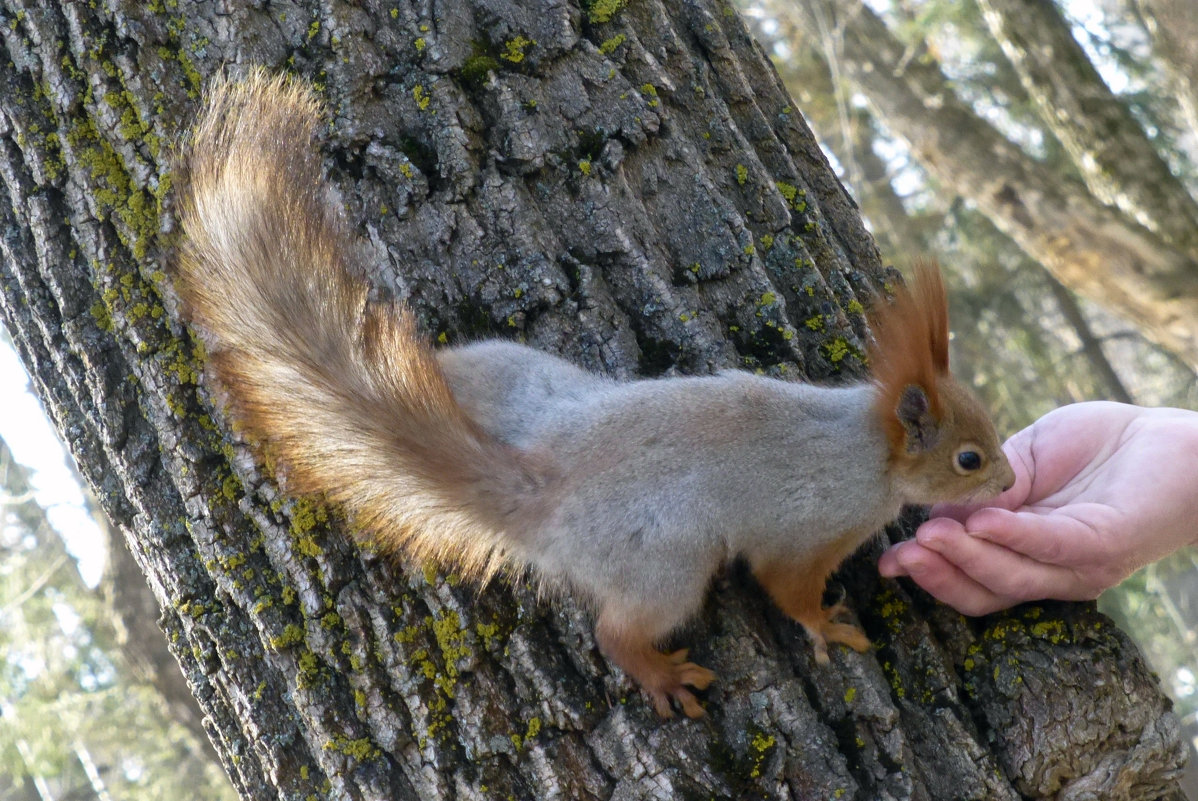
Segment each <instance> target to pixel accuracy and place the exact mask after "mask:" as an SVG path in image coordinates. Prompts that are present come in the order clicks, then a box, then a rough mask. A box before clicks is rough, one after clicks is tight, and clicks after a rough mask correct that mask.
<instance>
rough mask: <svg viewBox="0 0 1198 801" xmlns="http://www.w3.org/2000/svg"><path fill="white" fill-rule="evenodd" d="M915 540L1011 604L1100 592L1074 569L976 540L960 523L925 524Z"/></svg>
mask: <svg viewBox="0 0 1198 801" xmlns="http://www.w3.org/2000/svg"><path fill="white" fill-rule="evenodd" d="M986 511H988V512H997V511H1000V510H986ZM979 514H980V513H979ZM1005 514H1007V515H1009V514H1010V513H1005ZM1016 517H1017V516H1016ZM970 522H971V523H972V518H971V519H970ZM1025 522H1026V518H1025ZM1079 525H1080V524H1079ZM1041 530H1044V529H1042V528H1041ZM985 533H986V534H988V535H993V534H994V532H993V531H987V532H985ZM915 536H916V541H917V542H918V543H919V544H920V545H922V546H923V547H925V548H927V549H928V550H929V551H933V552H935V553H936V554H938V555H939V556H941V557H943V558H944V559H945V560H946V561H948V562H949V563H951V564H952V565H953V566H954V567H955V568H956V569H958V570H959V571H960V572H961V573H962V574H964V575H965V576H966V577H968V578H969V579H970V580H972V581H973V582H975V583H976V584H978V585H980V586H981V587H983V588H985V589H986V590H987V591H989V592H990V593H992V594H993V595H994V596H995V597H996V598H1000V599H1005V600H1006V605H1007V606H1010V605H1012V604H1015V603H1020V602H1022V601H1033V600H1039V599H1041V598H1060V599H1063V600H1081V599H1090V598H1094V597H1095V596H1096V595H1097V593H1098V591H1099V589H1101V588H1095V587H1091V586H1090V585H1089V584H1088V583H1086V582H1084V581H1083V580H1082V579H1081V577H1080V574H1079V573H1078V572H1077V571H1075V570H1074V569H1073V568H1072V567H1071V566H1068V565H1061V564H1056V563H1054V562H1050V561H1040V560H1038V559H1037V558H1035V556H1034V555H1028V554H1026V553H1023V552H1021V551H1019V550H1015V549H1012V548H1008V547H1006V546H1005V545H1003V544H1001V543H999V542H995V541H993V540H991V539H987V538H985V537H983V536H977V535H975V534H973V533H972V532H971V531H967V530H966V529H965V527H963V526H961V525H960V524H959V523H956V522H955V521H951V520H937V521H929V522H928V523H925V524H924V525H923V526H920V528H919V530H918V531H917V532H916V535H915ZM1066 539H1067V538H1066ZM1037 547H1038V548H1040V550H1039V551H1038V552H1040V553H1044V554H1046V555H1049V556H1053V555H1055V554H1053V553H1052V546H1043V545H1039V544H1038V545H1037Z"/></svg>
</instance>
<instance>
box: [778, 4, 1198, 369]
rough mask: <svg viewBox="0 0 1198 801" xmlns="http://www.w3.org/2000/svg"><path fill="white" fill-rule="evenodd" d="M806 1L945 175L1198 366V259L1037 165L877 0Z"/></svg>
mask: <svg viewBox="0 0 1198 801" xmlns="http://www.w3.org/2000/svg"><path fill="white" fill-rule="evenodd" d="M796 8H798V9H799V10H800V11H801V12H802V14H803V19H804V21H805V22H806V23H807V24H808V25H809V26H810V27H811V28H812V29H815V30H823V31H826V32H827V34H828V36H830V37H831V40H832V42H831V44H832V48H833V52H834V53H835V56H836V57H837V58H838V59H839V61H840V63H841V68H842V69H843V71H844V73H845V74H846V75H847V76H848V77H849V79H850V80H851V81H853V82H854V83H855V84H856V85H858V86H859V87H860V88H861V90H862V92H863V93H864V94H865V95H866V96H867V97H868V98H869V101H870V103H871V104H873V105H874V106H875V107H877V108H878V109H879V112H880V114H879V116H880V117H881V118H883V119H885V120H886V124H887V125H888V126H890V129H891V131H893V132H894V133H895V135H897V136H900V137H902V138H903V139H904V140H906V141H907V142H908V144H909V145H910V147H911V149H912V151H913V152H914V154H915V156H916V158H918V159H919V161H920V162H921V163H922V164H923V165H924V166H925V167H926V168H927V169H928V170H929V171H930V172H932V173H934V174H935V175H936V177H937V179H938V180H939V181H940V182H941V183H942V184H944V185H945V186H947V187H951V189H952V190H953V191H954V192H956V193H957V194H960V195H961V196H962V197H966V198H969V199H970V200H972V201H973V202H974V203H976V204H977V206H978V208H980V209H981V210H982V211H983V213H985V214H986V216H987V217H989V218H990V219H991V220H992V221H993V222H994V224H995V225H997V226H998V227H999V228H1000V229H1001V230H1002V231H1003V232H1004V233H1005V234H1007V235H1008V236H1010V237H1011V238H1012V239H1014V240H1015V241H1016V242H1017V243H1018V244H1019V246H1020V247H1021V248H1022V249H1023V250H1024V251H1025V252H1026V253H1027V254H1028V255H1029V256H1031V257H1032V258H1033V259H1035V260H1036V261H1038V262H1040V263H1041V264H1043V265H1044V266H1045V267H1046V268H1047V269H1048V270H1049V271H1050V272H1052V273H1053V275H1055V276H1056V277H1057V279H1058V280H1059V281H1061V283H1063V284H1065V285H1066V286H1068V287H1069V288H1071V289H1073V290H1074V291H1075V292H1077V293H1078V294H1080V295H1082V296H1083V297H1087V298H1089V299H1091V300H1093V301H1094V302H1096V303H1098V304H1100V305H1102V306H1105V307H1106V308H1107V309H1108V310H1110V311H1112V312H1114V313H1117V314H1121V315H1123V316H1125V317H1127V318H1129V319H1131V320H1132V321H1134V322H1136V323H1137V324H1138V325H1139V326H1140V327H1141V328H1142V329H1143V330H1144V332H1145V334H1146V335H1147V336H1149V337H1151V338H1152V339H1153V340H1154V341H1156V342H1157V343H1158V344H1160V345H1161V346H1163V347H1165V348H1167V349H1168V350H1170V351H1172V352H1174V353H1176V354H1177V355H1178V356H1179V357H1180V358H1181V359H1183V360H1184V361H1185V362H1186V363H1187V364H1189V365H1190V366H1191V367H1198V260H1196V259H1195V258H1194V257H1193V256H1191V255H1189V254H1187V253H1186V252H1184V251H1182V250H1179V249H1178V248H1176V247H1174V246H1172V245H1170V244H1168V243H1166V242H1164V241H1163V240H1162V239H1161V238H1159V237H1157V236H1156V235H1155V234H1153V233H1152V232H1151V231H1149V230H1147V229H1145V228H1142V227H1141V226H1139V225H1138V224H1136V223H1134V222H1131V221H1129V220H1127V219H1126V218H1124V217H1123V216H1121V215H1120V214H1119V213H1118V212H1117V211H1116V210H1114V209H1111V208H1108V207H1106V206H1103V205H1102V204H1100V203H1098V202H1097V201H1095V200H1094V199H1093V198H1092V197H1091V196H1090V195H1089V193H1088V192H1087V190H1086V189H1085V187H1084V186H1082V185H1081V184H1079V183H1078V182H1076V181H1073V180H1069V179H1066V178H1062V177H1060V176H1056V175H1050V174H1049V173H1048V172H1047V171H1046V170H1045V169H1043V168H1042V167H1040V166H1038V165H1037V164H1035V162H1033V161H1032V160H1031V159H1030V158H1028V157H1027V156H1026V155H1025V154H1024V153H1023V152H1022V151H1020V150H1019V149H1018V148H1017V147H1016V146H1015V145H1013V144H1012V143H1010V142H1009V141H1007V139H1006V138H1005V137H1003V136H1002V135H1001V134H999V133H998V132H997V131H995V130H994V129H993V128H992V127H990V126H989V125H988V124H987V123H985V122H984V121H982V120H980V119H978V117H976V116H975V115H974V114H973V112H972V111H971V110H970V109H969V108H968V107H967V106H966V105H965V104H964V103H963V102H962V101H961V100H959V99H958V98H957V97H956V96H955V95H954V94H953V91H952V87H951V86H950V85H949V84H948V82H947V81H945V80H944V76H943V75H941V73H940V71H939V70H938V69H937V68H936V66H935V64H934V63H933V62H930V60H929V59H927V58H926V57H925V56H923V55H920V54H918V53H914V52H909V51H908V49H907V48H906V47H905V46H904V45H903V44H902V43H900V42H899V41H898V40H896V39H895V37H894V36H893V35H892V34H891V33H890V31H889V30H887V28H886V25H885V24H884V23H883V22H882V20H880V19H879V18H878V17H877V16H876V15H875V14H874V13H873V12H872V11H871V10H870V9H869V8H868V7H866V6H864V5H862V4H861V3H860V2H851V3H836V2H832V1H831V0H804V2H802V3H798V4H796ZM950 132H951V133H950Z"/></svg>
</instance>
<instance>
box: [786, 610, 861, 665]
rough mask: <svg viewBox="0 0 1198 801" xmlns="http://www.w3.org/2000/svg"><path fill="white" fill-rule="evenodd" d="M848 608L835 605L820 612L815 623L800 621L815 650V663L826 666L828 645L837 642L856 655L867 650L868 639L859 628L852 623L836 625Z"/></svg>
mask: <svg viewBox="0 0 1198 801" xmlns="http://www.w3.org/2000/svg"><path fill="white" fill-rule="evenodd" d="M848 611H849V610H848V607H846V606H845V605H844V604H842V603H836V604H833V605H832V606H829V607H827V608H825V609H823V610H821V614H820V617H819V619H818V620H816V621H806V620H800V621H799V622H800V623H802V624H803V628H804V629H806V630H807V635H808V636H809V637H810V638H811V645H812V648H813V649H814V650H815V661H816V662H818V663H819V664H821V665H826V664H828V643H830V642H838V643H841V644H843V645H847V646H848V647H850V648H852V649H853V650H854V651H857V652H858V653H861V652H864V651H868V650H869V638H868V637H866V636H865V632H863V631H862V630H861V629H860V628H859V627H857V626H855V625H853V624H852V623H838V622H836V618H838V617H840V616H841V615H844V614H848Z"/></svg>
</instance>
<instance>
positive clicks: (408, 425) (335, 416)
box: [176, 71, 546, 578]
mask: <svg viewBox="0 0 1198 801" xmlns="http://www.w3.org/2000/svg"><path fill="white" fill-rule="evenodd" d="M319 121H320V105H319V103H318V102H317V101H316V99H315V98H314V97H313V95H312V94H311V91H310V90H309V89H308V88H307V87H306V86H305V85H304V84H302V83H300V82H298V81H295V80H292V79H289V78H286V77H269V76H268V75H267V74H266V73H265V72H262V71H255V72H253V73H251V75H250V76H248V77H247V78H246V79H245V80H244V81H240V82H232V81H229V80H222V81H218V82H217V83H216V84H215V85H214V87H213V88H212V89H211V90H210V93H209V97H208V101H207V104H206V105H205V107H204V109H203V111H202V112H201V115H200V118H199V121H198V122H197V123H196V125H195V127H194V129H193V133H192V140H191V142H190V149H189V153H188V155H187V158H186V161H185V164H184V165H183V172H184V176H185V181H184V190H183V193H182V204H181V205H182V223H183V230H184V233H185V240H184V243H183V246H182V250H181V257H180V259H179V261H178V264H177V275H176V278H177V287H178V289H179V292H180V295H181V296H182V298H183V300H184V303H185V306H186V309H187V312H188V314H189V316H190V317H191V319H192V320H193V322H195V323H197V324H198V325H199V327H200V328H201V329H202V331H203V332H204V334H205V335H206V336H205V339H206V341H207V343H208V345H209V351H210V353H211V355H212V358H211V361H212V365H213V367H214V368H215V371H216V373H217V375H218V377H219V380H220V384H221V385H222V387H223V388H224V389H225V391H226V392H227V393H228V395H229V399H230V402H231V403H230V406H231V411H232V413H233V416H234V417H235V418H236V419H238V420H239V421H240V422H241V424H242V425H243V426H244V428H245V429H246V430H247V432H248V433H249V434H250V435H251V437H252V438H253V439H255V440H257V441H258V442H260V443H266V446H267V447H268V448H269V450H270V453H271V455H272V456H274V457H275V458H276V459H277V460H278V461H279V462H280V463H281V464H282V466H283V469H284V475H285V478H286V482H287V485H288V487H289V488H290V489H292V490H294V491H296V492H299V493H302V494H313V495H319V496H322V497H324V498H327V499H328V500H329V501H332V502H334V503H338V504H341V505H343V506H344V508H345V509H346V510H347V511H348V512H349V514H350V516H351V517H352V518H353V520H354V522H355V523H356V524H357V525H358V527H359V528H361V529H363V530H364V531H365V532H367V533H368V534H370V535H373V536H374V537H376V538H378V539H379V540H381V542H382V544H383V545H384V547H389V548H392V549H398V550H400V551H402V552H404V553H405V554H406V555H407V556H409V557H410V558H412V559H414V560H417V561H423V560H427V559H435V560H437V561H439V562H442V563H449V564H453V565H455V566H456V567H457V568H458V569H459V570H461V571H462V572H463V573H466V574H470V575H474V576H478V577H482V578H486V577H488V576H490V575H491V574H492V573H494V571H495V570H496V569H497V568H498V567H500V566H501V565H502V564H504V563H505V562H507V561H511V560H512V558H513V557H512V555H511V553H510V546H511V545H512V544H513V543H517V544H518V543H519V541H520V535H521V533H522V531H523V530H524V528H525V527H526V525H527V524H528V522H529V520H527V519H523V518H520V517H518V516H517V515H528V514H529V510H530V509H535V508H538V507H537V502H536V499H537V497H538V496H537V493H538V492H539V491H540V489H541V488H542V487H543V486H544V484H545V480H546V470H545V468H544V467H543V466H542V465H540V464H538V463H537V462H536V460H535V458H534V457H533V456H531V455H529V454H527V453H522V452H517V451H515V450H514V449H512V448H510V447H508V446H506V445H505V444H503V443H501V442H499V441H497V440H495V439H494V438H493V437H490V436H489V435H487V434H486V433H485V432H483V431H482V430H481V428H480V427H479V426H478V425H476V424H475V423H474V421H472V420H471V419H469V418H468V417H467V416H466V414H465V413H464V412H463V411H462V409H461V407H460V406H459V405H458V404H457V402H456V401H455V399H454V397H453V394H452V393H451V392H450V389H449V386H448V385H447V383H446V381H445V377H444V375H443V374H442V372H441V370H440V368H439V366H438V363H437V359H436V356H435V354H434V353H433V351H432V349H431V348H430V347H429V346H428V345H427V344H426V343H425V342H424V341H423V340H422V339H421V337H420V335H419V334H418V333H417V331H416V326H415V323H414V321H413V320H412V317H411V313H410V312H408V311H407V310H406V309H405V308H404V307H402V306H401V305H399V304H393V305H392V304H386V305H384V304H373V303H371V302H369V301H368V299H367V288H366V284H365V282H364V280H362V278H361V276H360V275H357V273H360V272H361V269H360V267H359V265H358V264H357V263H356V261H355V254H356V253H357V247H356V245H355V242H354V239H353V237H352V236H351V235H350V233H349V231H348V230H347V225H346V223H345V221H344V220H343V219H342V217H341V214H340V211H339V208H338V206H337V204H336V203H335V202H334V199H333V198H332V197H330V195H329V190H328V189H327V187H326V182H325V180H324V177H323V169H322V165H321V161H320V155H319V152H318V151H317V150H316V149H315V147H314V146H313V145H312V140H313V137H314V135H315V133H316V131H317V130H318V125H319Z"/></svg>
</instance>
